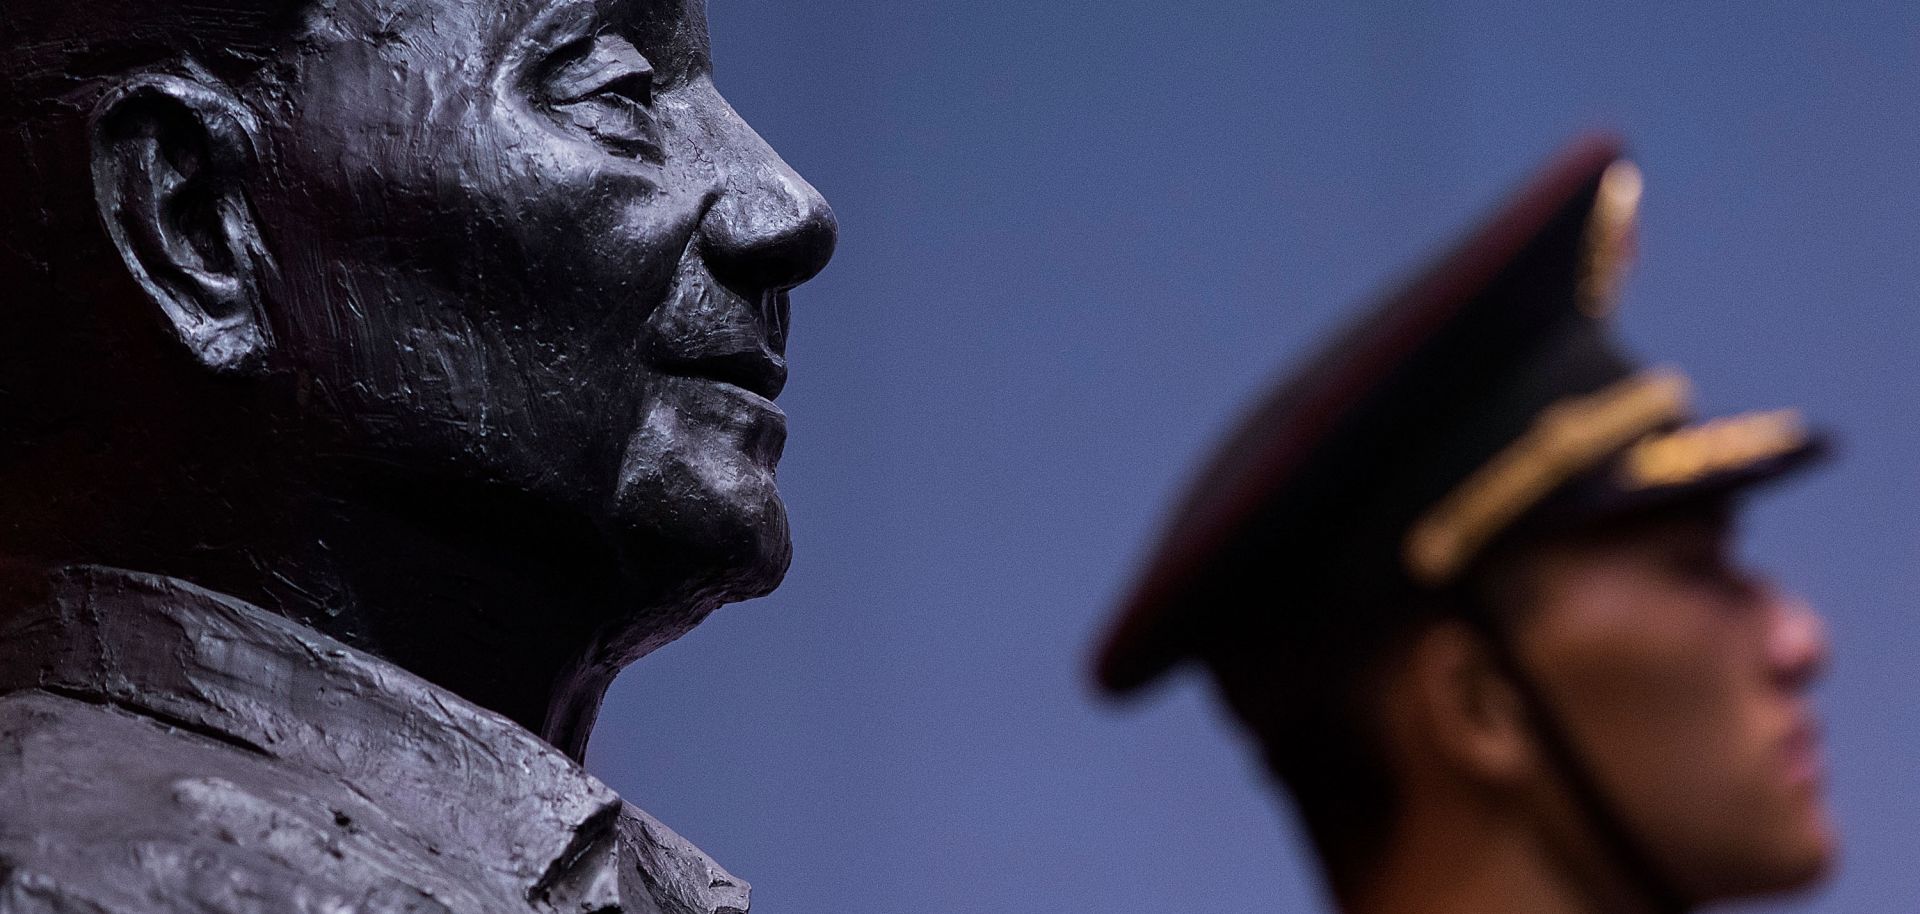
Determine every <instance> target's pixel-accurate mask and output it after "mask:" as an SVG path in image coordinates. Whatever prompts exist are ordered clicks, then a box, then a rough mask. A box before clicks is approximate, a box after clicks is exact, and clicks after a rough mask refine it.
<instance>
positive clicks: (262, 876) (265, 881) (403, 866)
mask: <svg viewBox="0 0 1920 914" xmlns="http://www.w3.org/2000/svg"><path fill="white" fill-rule="evenodd" d="M0 746H5V747H7V748H6V750H5V751H0V914H30V912H48V914H53V912H59V914H68V912H74V914H82V912H84V914H121V912H125V914H135V912H139V914H154V912H164V911H189V910H191V911H204V912H219V914H255V912H258V914H267V912H269V911H271V912H275V914H288V912H301V911H315V912H318V911H322V910H346V909H359V910H365V911H371V912H383V911H395V912H398V911H409V912H421V914H429V912H435V911H445V910H449V909H450V908H449V905H450V904H451V909H452V910H461V909H463V908H464V909H467V910H486V909H488V908H489V907H491V906H488V905H484V904H478V903H472V902H475V900H473V899H465V898H463V897H462V896H463V895H464V894H465V893H464V892H463V891H462V890H461V889H460V888H459V887H458V885H457V884H453V885H450V884H449V883H452V882H455V880H451V879H449V878H447V873H445V872H444V871H443V870H442V869H441V868H440V867H439V866H436V865H435V862H434V860H433V859H432V858H433V854H432V852H431V849H429V848H423V847H420V846H418V842H416V841H414V840H412V839H411V838H410V837H409V836H408V834H407V833H406V831H405V829H404V828H403V827H401V826H400V825H399V824H398V823H394V822H391V821H388V820H386V819H385V817H383V816H382V815H381V814H380V813H379V812H378V811H377V810H375V809H373V808H371V807H369V806H367V804H365V803H364V802H363V801H361V800H360V799H359V798H357V797H355V796H353V795H352V794H351V792H350V791H348V790H346V789H344V788H342V787H340V786H338V785H337V784H329V783H327V782H326V781H325V780H322V779H318V778H313V777H309V776H305V775H303V773H302V772H300V771H298V770H295V769H293V768H291V767H289V766H286V765H283V764H281V763H279V762H278V761H277V760H275V759H273V758H272V757H270V756H267V755H265V754H263V753H261V752H259V751H258V750H256V749H254V748H251V747H248V746H246V745H244V744H237V743H234V742H231V741H227V740H225V739H223V738H222V737H221V736H220V735H219V734H215V733H198V732H194V730H192V729H191V728H188V727H184V726H172V725H170V724H168V723H166V722H163V721H159V720H156V719H153V718H151V717H148V716H143V715H139V714H134V713H132V712H129V711H126V710H122V709H120V708H116V707H114V706H112V705H110V704H103V703H98V702H92V701H86V700H81V699H77V698H72V697H68V696H64V695H59V694H54V693H50V692H44V691H39V690H25V691H19V692H13V693H9V694H6V695H0ZM462 902H469V903H472V904H471V906H468V905H466V904H462Z"/></svg>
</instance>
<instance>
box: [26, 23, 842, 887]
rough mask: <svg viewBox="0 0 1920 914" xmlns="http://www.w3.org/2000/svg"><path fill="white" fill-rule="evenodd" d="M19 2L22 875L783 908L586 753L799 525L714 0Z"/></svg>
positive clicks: (749, 157) (801, 259)
mask: <svg viewBox="0 0 1920 914" xmlns="http://www.w3.org/2000/svg"><path fill="white" fill-rule="evenodd" d="M5 3H6V6H7V8H6V9H5V11H4V15H0V52H4V54H3V56H0V115H4V121H0V123H4V124H5V125H6V129H5V130H0V163H4V167H0V202H3V203H4V206H0V289H4V290H5V291H4V293H0V314H4V316H5V324H6V327H7V332H6V333H5V335H4V336H0V746H5V747H7V748H6V751H4V752H0V911H4V912H13V911H76V912H77V911H88V912H121V911H125V912H132V911H146V912H150V911H156V910H208V911H233V912H242V911H246V912H251V911H268V910H272V911H288V910H312V911H323V910H324V911H347V910H366V911H403V910H404V911H438V910H446V911H461V912H467V911H520V910H543V911H544V910H552V911H569V912H588V911H612V910H624V911H634V912H639V911H646V912H651V911H671V912H683V911H686V912H692V911H701V912H716V911H734V910H744V909H745V907H746V901H745V898H746V888H745V886H744V885H743V884H741V883H740V882H738V881H737V880H734V879H732V878H731V877H729V876H728V875H727V874H726V873H725V871H724V870H721V869H720V868H719V867H718V866H717V865H714V864H713V863H712V862H711V861H709V860H707V859H706V858H705V857H704V856H703V855H701V854H700V852H699V851H698V850H696V849H695V848H693V847H692V846H691V845H689V844H687V843H686V842H684V841H683V840H681V839H679V838H678V837H677V836H675V835H674V834H673V833H672V832H671V831H668V830H667V829H666V828H665V827H663V826H661V825H660V824H659V823H657V822H655V821H653V820H652V819H650V818H648V817H647V816H646V815H645V814H644V813H641V812H640V811H638V810H636V809H634V808H633V807H632V806H629V805H626V804H624V803H622V802H621V801H620V799H619V798H618V797H617V796H615V795H614V794H613V793H612V791H611V790H609V789H608V788H607V787H605V786H604V785H602V784H600V783H599V782H598V781H596V780H594V779H593V778H591V777H590V776H588V775H587V774H586V773H585V772H584V771H582V770H581V768H580V767H579V760H580V758H581V755H582V753H583V752H584V749H585V746H586V742H587V738H588V735H589V733H590V732H591V730H592V727H593V722H594V718H595V715H596V713H597V711H598V707H599V703H600V699H601V696H602V694H603V693H604V691H605V689H606V687H607V686H608V684H609V683H610V682H611V680H612V679H613V677H614V676H615V674H616V673H617V672H618V671H619V670H620V669H621V668H622V667H623V666H624V665H626V664H628V663H630V662H632V661H634V660H636V659H638V658H639V657H641V656H642V655H644V654H646V653H647V652H648V651H650V650H652V649H653V648H655V647H658V646H660V645H661V644H664V643H666V642H668V641H671V640H672V639H674V638H675V637H678V636H679V635H681V634H683V633H685V632H686V631H687V630H689V629H690V628H692V627H693V626H694V625H696V624H698V623H699V622H700V621H701V619H702V618H704V617H705V616H706V615H707V614H708V613H709V612H711V611H712V610H714V609H715V608H716V607H718V606H720V605H722V604H724V603H727V602H731V601H735V600H740V599H744V598H749V597H753V596H757V595H761V594H765V593H767V592H769V591H771V590H772V589H773V588H774V587H775V586H777V585H778V583H779V582H780V579H781V577H782V575H783V574H784V572H785V570H786V566H787V562H788V557H789V551H790V547H789V543H788V537H787V524H786V517H785V513H784V509H783V508H782V506H781V503H780V499H779V496H778V493H777V491H776V489H775V482H774V468H775V464H776V462H777V461H778V459H779V456H780V452H781V448H782V446H783V443H784V440H785V435H786V429H785V419H784V416H783V415H782V413H781V412H780V410H779V409H778V408H777V407H776V406H775V405H774V404H773V402H772V400H773V398H774V397H776V396H777V395H778V394H779V392H780V389H781V387H782V385H783V383H784V381H785V376H786V364H785V361H784V358H783V351H784V345H785V338H786V332H787V321H788V291H789V290H790V289H792V288H793V287H795V286H797V285H799V284H800V283H803V282H805V281H806V280H807V279H808V278H810V277H811V276H813V275H814V274H815V273H816V272H818V271H819V270H820V269H821V268H822V267H823V266H824V265H825V263H826V261H827V260H828V258H829V257H830V256H831V254H832V250H833V246H834V240H835V234H836V228H835V223H834V220H833V215H832V212H831V211H830V210H829V209H828V208H827V205H826V203H825V202H824V201H823V200H822V199H821V197H820V196H819V194H817V193H816V192H815V191H814V190H813V188H811V187H810V186H808V185H807V183H806V182H805V181H804V180H802V179H801V178H800V177H799V176H798V175H797V174H795V173H794V172H793V171H792V170H791V169H790V168H789V167H788V166H787V165H786V164H785V163H783V162H782V161H781V160H780V158H779V157H778V156H777V155H776V154H775V153H774V152H773V151H772V150H771V149H770V148H769V147H768V146H767V145H766V144H765V143H764V142H763V141H762V140H761V139H760V138H759V137H758V136H757V135H755V134H754V132H753V131H752V129H751V128H749V127H748V126H747V124H746V123H744V122H743V121H742V120H741V118H740V117H739V115H738V114H736V113H735V112H734V111H733V109H732V108H730V107H729V106H728V104H727V102H726V101H725V100H724V99H723V98H722V97H721V96H720V94H719V93H718V91H717V90H716V89H715V88H714V85H713V83H712V80H711V76H710V61H709V56H708V48H707V37H706V23H705V13H704V9H703V3H702V2H701V0H192V2H189V0H89V2H84V3H74V2H59V0H5Z"/></svg>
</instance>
